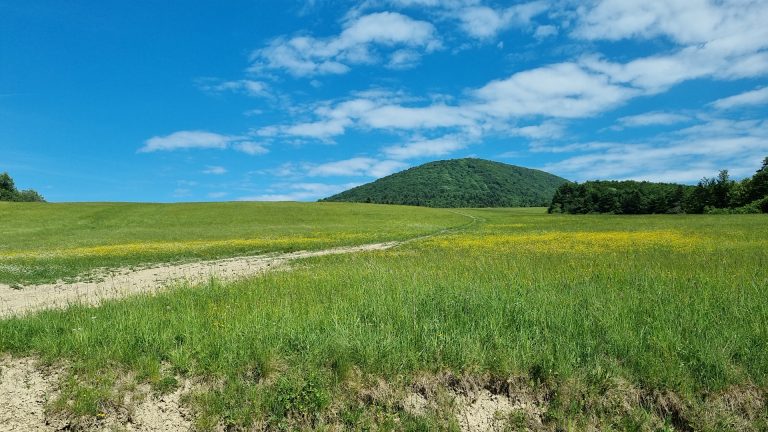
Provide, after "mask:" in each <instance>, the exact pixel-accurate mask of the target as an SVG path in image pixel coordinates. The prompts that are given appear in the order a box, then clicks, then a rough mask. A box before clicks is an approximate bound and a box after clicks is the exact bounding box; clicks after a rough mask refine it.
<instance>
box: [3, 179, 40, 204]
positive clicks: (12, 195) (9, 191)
mask: <svg viewBox="0 0 768 432" xmlns="http://www.w3.org/2000/svg"><path fill="white" fill-rule="evenodd" d="M0 201H20V202H44V201H45V200H44V199H43V197H42V196H41V195H40V194H39V193H37V192H35V191H33V190H32V189H27V190H21V191H20V190H18V189H16V184H15V183H14V182H13V179H12V178H11V176H10V175H8V173H7V172H4V173H2V174H0Z"/></svg>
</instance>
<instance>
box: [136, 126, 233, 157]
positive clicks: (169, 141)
mask: <svg viewBox="0 0 768 432" xmlns="http://www.w3.org/2000/svg"><path fill="white" fill-rule="evenodd" d="M234 139H237V137H231V136H227V135H221V134H217V133H213V132H206V131H178V132H174V133H172V134H170V135H165V136H155V137H152V138H150V139H148V140H146V141H145V142H144V147H142V148H140V149H139V152H142V153H148V152H155V151H170V150H179V149H224V148H227V146H228V145H229V143H230V142H231V141H232V140H234Z"/></svg>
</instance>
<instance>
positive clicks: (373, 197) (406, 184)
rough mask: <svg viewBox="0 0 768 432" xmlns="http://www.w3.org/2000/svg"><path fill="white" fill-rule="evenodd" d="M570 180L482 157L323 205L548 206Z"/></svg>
mask: <svg viewBox="0 0 768 432" xmlns="http://www.w3.org/2000/svg"><path fill="white" fill-rule="evenodd" d="M566 182H568V180H565V179H563V178H561V177H558V176H555V175H552V174H549V173H546V172H544V171H539V170H535V169H530V168H523V167H518V166H515V165H508V164H504V163H500V162H493V161H489V160H483V159H472V158H468V159H453V160H444V161H436V162H430V163H426V164H424V165H420V166H417V167H413V168H410V169H407V170H405V171H401V172H399V173H395V174H392V175H389V176H387V177H383V178H380V179H378V180H376V181H374V182H372V183H368V184H364V185H362V186H358V187H355V188H352V189H349V190H347V191H344V192H341V193H339V194H337V195H334V196H331V197H328V198H325V199H323V200H321V201H344V202H370V203H378V204H404V205H418V206H426V207H533V206H548V205H549V204H550V202H551V201H552V196H553V195H554V193H555V190H557V188H558V187H559V186H560V185H562V184H563V183H566Z"/></svg>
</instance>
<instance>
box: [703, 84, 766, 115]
mask: <svg viewBox="0 0 768 432" xmlns="http://www.w3.org/2000/svg"><path fill="white" fill-rule="evenodd" d="M764 104H768V87H762V88H759V89H756V90H751V91H748V92H744V93H741V94H737V95H734V96H729V97H726V98H722V99H718V100H716V101H714V102H712V106H713V107H715V108H717V109H721V110H727V109H732V108H738V107H744V106H755V105H764Z"/></svg>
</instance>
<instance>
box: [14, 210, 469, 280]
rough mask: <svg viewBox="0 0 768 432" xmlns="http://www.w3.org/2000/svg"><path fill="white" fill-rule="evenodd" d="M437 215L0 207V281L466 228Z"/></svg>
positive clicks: (451, 216)
mask: <svg viewBox="0 0 768 432" xmlns="http://www.w3.org/2000/svg"><path fill="white" fill-rule="evenodd" d="M467 220H468V219H467V218H466V217H464V216H461V215H458V214H455V213H450V212H447V211H444V210H434V209H424V208H416V207H398V206H381V205H350V204H341V203H251V202H231V203H199V204H196V203H191V204H130V203H68V204H41V203H4V202H0V221H2V224H0V282H4V283H12V284H14V283H20V284H27V283H40V282H52V281H55V280H57V279H59V278H71V277H74V276H77V275H81V274H83V273H85V272H88V271H90V270H93V269H96V268H100V267H117V266H127V265H138V264H146V263H155V262H167V261H176V260H185V259H211V258H222V257H229V256H234V255H243V254H257V253H264V252H276V251H280V252H284V251H293V250H300V249H321V248H327V247H332V246H341V245H357V244H363V243H374V242H382V241H388V240H400V239H405V238H409V237H414V236H417V235H423V234H429V233H432V232H435V231H439V230H441V229H445V228H448V227H452V226H458V225H461V224H465V223H467Z"/></svg>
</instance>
